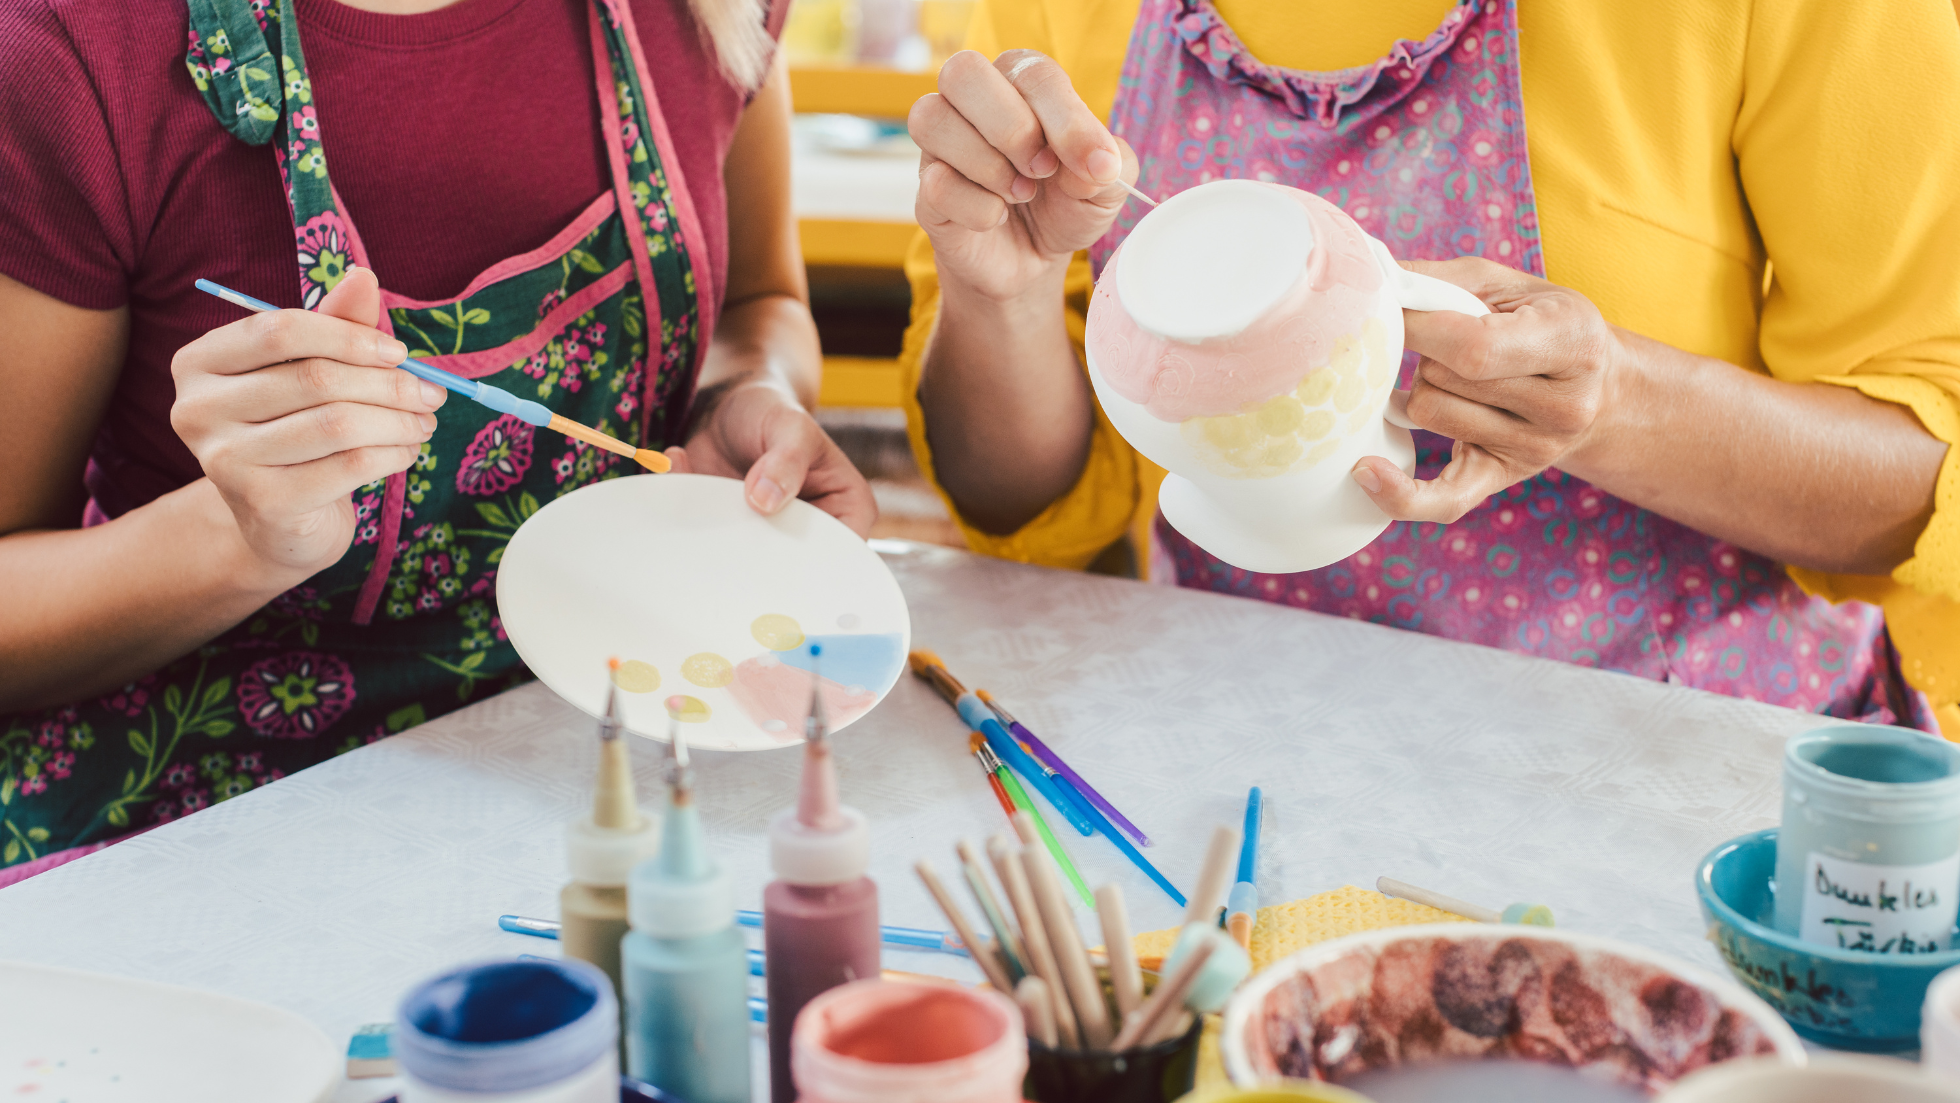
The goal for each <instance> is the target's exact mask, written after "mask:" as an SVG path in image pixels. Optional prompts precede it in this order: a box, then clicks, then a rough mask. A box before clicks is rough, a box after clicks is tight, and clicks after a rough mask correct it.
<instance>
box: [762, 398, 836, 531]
mask: <svg viewBox="0 0 1960 1103" xmlns="http://www.w3.org/2000/svg"><path fill="white" fill-rule="evenodd" d="M785 423H786V424H785ZM777 424H778V425H781V426H782V427H783V428H785V429H787V430H788V431H787V432H786V433H782V434H781V435H779V436H776V437H775V439H773V440H770V441H769V450H768V451H767V452H764V453H763V454H762V456H761V458H760V459H758V460H756V461H755V462H754V463H753V464H750V465H749V473H748V477H747V478H745V479H744V480H743V482H744V484H745V487H744V490H745V492H746V493H747V495H748V499H749V504H750V505H751V506H754V507H755V509H756V512H758V513H763V514H773V513H775V512H776V511H778V510H780V509H782V508H783V506H785V505H787V504H788V503H789V502H791V501H793V500H794V499H795V498H796V496H797V495H798V494H800V493H802V491H803V480H804V479H806V478H808V477H809V474H810V465H811V464H813V463H815V462H816V461H817V457H818V456H819V455H821V454H822V452H823V443H824V438H823V433H822V431H821V430H819V429H818V428H817V423H816V422H815V421H811V420H809V419H807V418H794V419H790V418H785V419H782V420H780V421H778V422H777Z"/></svg>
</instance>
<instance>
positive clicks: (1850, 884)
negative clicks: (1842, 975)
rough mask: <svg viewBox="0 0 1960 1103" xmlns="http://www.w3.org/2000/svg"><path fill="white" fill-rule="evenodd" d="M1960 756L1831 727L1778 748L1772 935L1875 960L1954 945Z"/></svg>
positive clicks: (1958, 904)
mask: <svg viewBox="0 0 1960 1103" xmlns="http://www.w3.org/2000/svg"><path fill="white" fill-rule="evenodd" d="M1956 914H1960V747H1956V746H1955V745H1954V744H1952V743H1948V742H1947V741H1945V740H1943V739H1939V738H1936V737H1934V736H1930V735H1926V734H1924V733H1922V732H1916V731H1911V730H1909V729H1906V728H1886V727H1877V726H1875V725H1871V724H1833V725H1830V726H1828V727H1823V728H1818V729H1815V730H1813V731H1809V732H1805V733H1803V734H1802V735H1797V736H1792V737H1791V738H1790V740H1789V742H1788V743H1786V744H1784V748H1783V828H1782V830H1781V831H1779V832H1778V833H1777V840H1776V923H1775V925H1776V927H1777V928H1778V929H1779V930H1782V931H1785V932H1787V933H1790V934H1794V935H1796V936H1797V937H1798V938H1800V939H1802V940H1803V941H1805V942H1809V943H1813V944H1816V945H1821V946H1829V947H1832V948H1834V949H1843V950H1851V951H1857V952H1869V953H1873V954H1930V953H1939V952H1941V951H1944V950H1947V949H1950V948H1953V947H1954V920H1955V918H1956Z"/></svg>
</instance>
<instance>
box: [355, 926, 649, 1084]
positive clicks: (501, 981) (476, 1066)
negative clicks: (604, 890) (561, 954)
mask: <svg viewBox="0 0 1960 1103" xmlns="http://www.w3.org/2000/svg"><path fill="white" fill-rule="evenodd" d="M618 1038H619V1008H618V1005H617V1004H616V1003H615V1002H614V1000H613V990H612V985H611V984H610V983H609V982H608V981H607V980H606V976H605V974H604V973H601V972H600V971H599V970H598V969H597V968H596V967H595V966H592V965H588V964H586V963H585V962H582V961H545V960H535V961H492V962H486V963H484V964H481V965H469V966H464V967H463V968H460V969H455V970H452V971H450V972H447V973H444V974H443V975H441V976H439V977H435V978H433V979H431V980H428V981H424V982H423V983H421V984H419V985H417V986H415V988H414V989H412V990H411V991H410V992H409V993H408V995H407V997H406V998H404V999H403V1000H402V1002H401V1006H400V1007H399V1008H398V1009H397V1010H396V1012H395V1030H394V1039H393V1047H394V1053H395V1062H396V1065H397V1067H398V1068H399V1070H400V1072H401V1078H402V1084H401V1094H400V1096H399V1097H398V1098H399V1099H400V1100H401V1103H475V1101H478V1100H480V1101H482V1103H615V1101H616V1100H618V1099H619V1048H618Z"/></svg>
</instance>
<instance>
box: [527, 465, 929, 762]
mask: <svg viewBox="0 0 1960 1103" xmlns="http://www.w3.org/2000/svg"><path fill="white" fill-rule="evenodd" d="M497 605H498V615H499V616H500V617H501V618H502V620H503V627H504V631H505V632H506V633H508V634H509V636H510V640H511V643H512V644H513V645H514V646H515V647H516V648H517V653H518V655H519V657H521V658H522V659H523V660H524V662H525V663H526V664H527V665H528V666H530V668H531V670H532V672H533V673H535V674H536V675H537V676H538V678H539V680H541V681H543V682H544V684H546V685H548V686H550V687H551V688H552V690H553V691H554V692H556V693H557V694H558V695H559V696H560V697H563V698H564V699H565V700H567V701H569V702H571V703H572V704H574V705H577V706H578V707H579V708H581V709H584V710H585V711H586V712H589V713H591V714H593V715H594V716H597V715H598V714H599V713H600V711H601V710H602V709H604V707H605V698H606V660H607V659H608V658H611V657H614V656H617V657H618V658H619V659H621V660H622V665H621V667H620V670H619V673H618V675H617V676H616V677H617V681H618V684H619V686H620V688H621V689H622V690H625V691H626V692H623V693H622V694H620V703H621V711H622V712H623V714H624V717H625V721H626V726H627V728H628V729H629V730H631V731H633V732H635V733H637V734H640V735H645V736H649V737H652V738H656V739H663V740H664V739H665V738H666V733H667V722H668V721H667V710H666V707H665V704H664V703H665V702H666V700H667V699H668V698H669V697H673V696H680V697H682V698H684V701H683V706H684V707H683V708H682V710H681V712H680V717H681V720H682V721H683V722H685V723H687V724H688V725H689V727H688V732H687V741H688V745H689V746H690V747H697V748H701V749H705V750H726V751H757V750H767V749H769V748H772V747H782V746H788V745H791V744H794V743H796V742H798V741H800V740H801V739H802V736H803V718H804V716H806V715H807V714H808V712H809V708H810V692H811V670H810V668H811V665H812V661H811V658H810V648H809V646H808V645H809V644H811V643H817V644H821V645H822V657H821V659H820V660H818V662H819V663H820V664H821V674H822V676H823V682H824V704H825V705H826V707H827V709H828V712H829V719H830V725H831V728H832V730H836V729H839V728H842V727H844V726H845V725H847V724H849V723H851V722H852V721H853V720H856V719H857V718H858V717H860V716H863V715H864V714H865V713H866V712H869V711H870V710H871V707H872V706H873V705H875V704H877V703H878V702H879V701H880V700H882V699H883V698H884V696H885V694H886V693H888V692H890V690H891V687H892V686H893V685H894V684H896V683H897V681H898V677H899V674H900V673H901V672H903V671H904V669H905V653H906V651H907V650H908V649H909V648H910V646H911V640H912V628H911V619H910V617H909V616H908V615H907V613H906V609H905V597H904V595H903V594H901V593H900V592H899V589H898V582H897V581H896V580H895V579H893V578H892V575H891V572H890V571H889V570H887V569H886V568H885V564H884V562H883V561H882V560H880V559H879V558H878V556H877V553H875V552H873V551H872V550H871V549H870V548H869V547H867V546H866V545H865V542H864V541H863V540H861V539H859V538H858V536H857V535H856V534H855V533H853V532H851V530H850V529H848V528H845V527H844V525H843V524H842V523H841V522H839V521H838V520H837V519H836V518H834V517H831V516H830V515H829V514H827V513H825V512H823V511H822V510H820V509H818V508H816V507H815V506H812V505H810V504H809V503H808V502H802V501H794V502H791V503H790V504H789V505H787V506H785V507H784V508H783V509H782V511H781V512H779V513H777V514H776V515H775V516H773V517H764V516H762V515H761V514H758V513H757V512H755V510H753V509H752V508H750V507H749V504H748V503H747V502H746V501H744V500H743V497H742V484H741V483H740V482H738V481H736V480H734V479H722V478H716V477H713V476H709V475H660V476H657V477H656V476H628V477H625V478H619V479H612V480H609V481H607V482H602V483H597V484H594V485H592V486H587V487H583V488H581V489H579V490H576V491H574V492H572V493H571V494H568V495H566V496H565V497H563V498H560V499H558V500H557V501H554V502H552V503H551V504H550V505H547V506H545V507H544V508H543V509H541V510H539V511H538V512H537V513H535V514H533V515H532V517H531V518H530V519H529V520H528V521H526V522H525V523H524V525H523V527H522V528H520V529H518V531H517V535H515V536H514V537H512V538H511V542H510V546H509V547H508V548H507V549H506V550H505V551H504V556H503V560H502V563H501V564H500V566H499V569H498V572H497Z"/></svg>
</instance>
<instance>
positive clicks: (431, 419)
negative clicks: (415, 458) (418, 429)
mask: <svg viewBox="0 0 1960 1103" xmlns="http://www.w3.org/2000/svg"><path fill="white" fill-rule="evenodd" d="M421 418H422V431H423V432H425V433H429V434H431V435H433V434H434V433H435V431H436V415H434V414H423V415H421Z"/></svg>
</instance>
